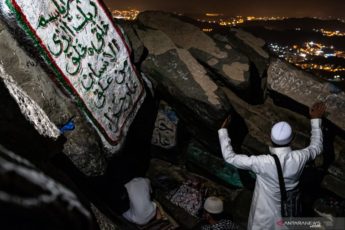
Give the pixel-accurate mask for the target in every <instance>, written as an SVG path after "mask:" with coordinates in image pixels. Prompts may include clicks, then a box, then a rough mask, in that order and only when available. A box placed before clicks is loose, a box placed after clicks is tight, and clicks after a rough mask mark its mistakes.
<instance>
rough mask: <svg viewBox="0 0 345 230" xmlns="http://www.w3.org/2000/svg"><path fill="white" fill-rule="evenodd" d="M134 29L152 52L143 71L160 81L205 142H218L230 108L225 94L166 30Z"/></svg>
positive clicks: (193, 129)
mask: <svg viewBox="0 0 345 230" xmlns="http://www.w3.org/2000/svg"><path fill="white" fill-rule="evenodd" d="M135 29H136V31H137V34H138V36H139V38H140V39H141V41H142V42H143V43H144V45H145V47H146V48H147V49H148V52H149V55H148V57H147V58H146V59H145V61H144V62H143V64H142V71H143V72H144V73H145V74H146V75H147V76H148V77H150V78H152V79H153V80H154V81H155V82H157V84H158V91H159V92H160V93H161V94H162V95H163V97H165V98H166V99H167V101H168V102H169V103H172V105H173V106H174V108H175V110H176V112H177V113H178V115H179V117H181V119H184V121H185V123H186V124H190V125H189V126H188V127H189V128H190V130H191V132H192V133H193V134H194V135H196V136H197V137H199V139H200V140H203V142H205V143H206V144H209V145H211V144H212V143H217V142H218V140H217V139H216V137H215V136H214V132H215V131H216V129H217V128H218V125H219V123H220V121H221V120H222V119H223V118H224V117H225V116H226V115H227V114H228V113H229V111H230V109H231V107H230V105H229V103H228V102H227V100H226V97H225V95H224V93H223V92H222V91H221V90H220V88H219V87H218V86H217V84H216V83H214V82H213V81H212V79H211V78H210V76H209V75H208V73H207V71H206V69H205V68H204V67H203V66H202V65H200V64H199V63H198V62H197V61H196V59H194V58H193V56H192V55H191V54H190V52H189V51H187V50H185V49H181V48H178V47H176V46H175V44H174V43H173V42H172V41H171V39H170V38H169V37H168V36H167V35H166V34H165V33H163V32H161V31H159V30H153V29H149V28H139V27H136V28H135ZM158 44H159V45H158ZM210 130H213V131H212V132H210ZM206 140H208V141H206ZM214 146H215V145H214Z"/></svg>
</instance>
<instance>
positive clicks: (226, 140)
mask: <svg viewBox="0 0 345 230" xmlns="http://www.w3.org/2000/svg"><path fill="white" fill-rule="evenodd" d="M230 119H231V118H230V116H229V117H227V118H226V119H225V121H224V122H223V124H222V126H221V128H220V129H219V130H218V137H219V142H220V146H221V150H222V155H223V158H224V160H225V161H226V162H227V163H229V164H232V165H233V166H235V167H237V168H240V169H246V170H252V171H253V172H254V173H257V174H258V173H260V171H261V170H260V169H261V167H260V165H262V164H263V163H264V162H265V161H266V160H268V159H267V156H265V155H263V156H250V157H249V156H247V155H244V154H236V153H235V152H234V150H233V148H232V146H231V139H230V137H229V134H228V130H227V129H226V127H227V126H228V124H229V122H230Z"/></svg>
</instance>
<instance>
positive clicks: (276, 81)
mask: <svg viewBox="0 0 345 230" xmlns="http://www.w3.org/2000/svg"><path fill="white" fill-rule="evenodd" d="M268 87H269V89H270V90H272V91H274V92H276V93H278V94H280V95H283V96H285V97H288V98H290V99H292V100H293V101H295V102H296V103H299V104H302V105H304V106H306V107H310V106H311V105H312V104H313V103H314V102H315V101H316V100H319V101H324V102H325V103H326V105H327V112H328V114H327V115H326V118H327V119H328V120H330V121H331V122H332V123H333V124H335V125H336V126H337V127H339V128H340V129H341V130H345V113H342V112H340V111H344V109H345V92H343V91H339V90H338V89H336V87H335V86H333V85H332V84H330V83H322V82H320V81H319V80H316V77H314V76H312V75H311V74H307V73H306V72H304V71H302V70H298V69H297V68H294V67H292V66H291V65H289V64H287V63H285V62H283V61H281V60H278V59H274V60H272V62H271V64H270V68H269V70H268Z"/></svg>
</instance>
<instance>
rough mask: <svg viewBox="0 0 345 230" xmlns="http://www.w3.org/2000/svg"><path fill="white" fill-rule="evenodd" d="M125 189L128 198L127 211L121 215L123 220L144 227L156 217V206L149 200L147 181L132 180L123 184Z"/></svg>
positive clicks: (141, 179)
mask: <svg viewBox="0 0 345 230" xmlns="http://www.w3.org/2000/svg"><path fill="white" fill-rule="evenodd" d="M125 187H126V189H127V192H128V197H129V209H128V210H127V211H126V212H124V213H123V214H122V216H123V217H124V218H125V219H127V220H128V221H130V222H132V223H135V224H138V225H145V224H147V223H148V222H149V221H150V220H152V219H153V218H154V217H156V212H157V211H156V210H157V205H156V203H155V202H153V201H152V200H151V195H150V194H151V186H150V180H149V179H147V178H142V177H138V178H134V179H132V180H131V181H129V182H128V183H127V184H125ZM157 214H158V213H157Z"/></svg>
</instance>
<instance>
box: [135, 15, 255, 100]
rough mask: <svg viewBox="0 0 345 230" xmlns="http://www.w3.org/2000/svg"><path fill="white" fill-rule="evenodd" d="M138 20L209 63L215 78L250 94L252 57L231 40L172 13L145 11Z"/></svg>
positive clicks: (208, 65)
mask: <svg viewBox="0 0 345 230" xmlns="http://www.w3.org/2000/svg"><path fill="white" fill-rule="evenodd" d="M138 21H139V23H141V24H142V25H145V26H147V27H150V28H154V29H157V30H160V31H162V32H164V33H165V34H166V35H168V36H169V38H170V39H171V40H172V41H173V42H174V43H175V44H176V46H177V47H179V48H183V49H186V50H188V51H189V52H190V53H191V54H192V55H193V57H194V58H196V59H197V60H198V61H199V62H200V63H202V64H203V65H204V66H206V67H207V68H208V69H209V70H210V71H211V72H212V73H213V74H214V77H215V78H218V79H220V80H222V81H223V82H225V83H226V84H227V85H229V86H232V87H233V88H234V89H235V90H237V91H238V92H239V93H240V95H245V96H246V97H250V93H252V91H251V90H249V89H248V88H250V87H251V83H252V82H251V79H250V78H251V77H252V76H251V68H252V66H251V64H250V62H249V60H248V58H247V57H246V56H245V55H243V54H242V53H240V52H238V51H236V50H235V49H233V48H232V47H231V45H230V44H229V43H228V42H224V41H219V40H215V39H213V38H212V37H210V36H208V35H207V34H205V33H204V32H202V31H201V30H200V29H199V28H198V27H196V26H194V25H192V24H190V23H186V22H184V21H183V20H181V19H179V18H177V17H176V16H174V15H172V14H168V13H162V12H144V13H141V14H139V16H138ZM248 95H249V96H248Z"/></svg>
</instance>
